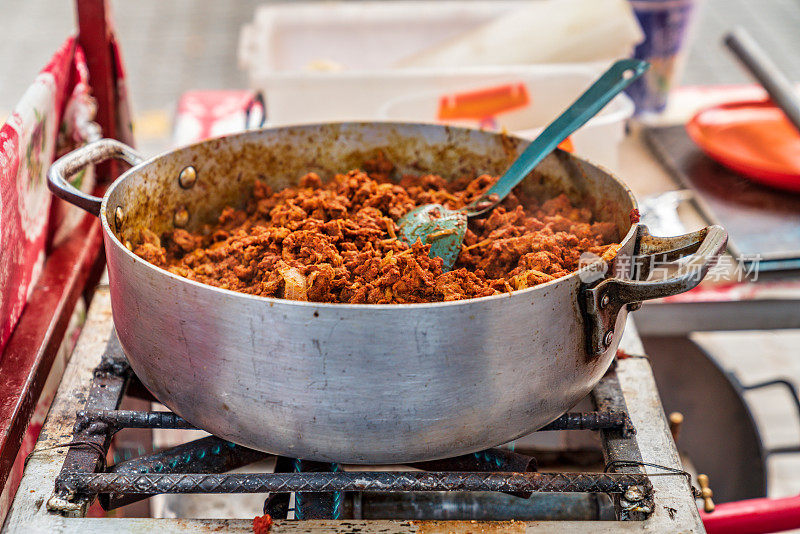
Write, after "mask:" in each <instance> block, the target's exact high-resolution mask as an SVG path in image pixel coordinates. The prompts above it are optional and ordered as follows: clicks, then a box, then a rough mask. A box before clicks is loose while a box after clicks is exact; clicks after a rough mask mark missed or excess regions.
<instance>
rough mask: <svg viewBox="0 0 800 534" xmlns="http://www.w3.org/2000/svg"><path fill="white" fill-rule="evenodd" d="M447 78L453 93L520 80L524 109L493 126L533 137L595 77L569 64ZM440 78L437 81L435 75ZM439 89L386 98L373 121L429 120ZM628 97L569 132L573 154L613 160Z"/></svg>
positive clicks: (629, 111) (611, 164) (610, 164)
mask: <svg viewBox="0 0 800 534" xmlns="http://www.w3.org/2000/svg"><path fill="white" fill-rule="evenodd" d="M461 74H462V77H461V79H459V80H456V79H454V78H455V77H453V78H450V79H448V81H449V82H452V83H453V86H454V87H456V88H455V89H454V90H453V91H450V92H449V93H454V92H462V91H470V90H477V89H483V88H488V87H492V86H497V85H502V84H506V83H516V82H522V83H524V84H525V86H526V88H527V90H528V94H529V96H530V100H531V102H530V104H529V105H528V106H526V107H524V108H521V109H518V110H514V111H510V112H508V113H504V114H501V115H498V116H496V117H494V119H495V122H496V128H497V130H499V131H507V132H512V133H515V134H517V135H520V136H522V137H526V138H529V139H533V138H534V137H536V136H537V135H538V134H539V132H541V131H542V129H543V128H544V127H545V126H546V125H547V124H549V123H550V122H551V121H552V120H553V119H555V118H556V116H558V114H559V113H561V111H563V110H564V109H565V108H566V107H567V106H569V105H570V104H571V103H572V102H573V101H574V100H575V99H576V98H577V97H578V96H579V95H580V94H581V93H583V91H585V90H586V88H588V87H589V85H591V83H592V82H593V81H594V79H595V77H596V76H597V72H596V70H595V69H593V68H590V67H581V66H575V65H564V66H555V65H539V66H531V67H518V68H514V69H511V68H509V67H501V68H495V69H480V70H476V71H475V72H474V73H473V75H474V76H475V79H474V80H469V81H467V80H465V79H464V77H463V76H464V73H461ZM440 81H441V80H440ZM441 96H443V92H442V91H441V90H439V91H436V90H428V91H424V92H417V93H412V94H408V95H404V96H400V97H397V98H394V99H392V100H389V101H388V102H386V103H385V104H384V105H383V106H381V107H380V109H379V110H378V114H377V118H378V119H379V120H409V121H419V122H434V121H436V117H437V114H438V106H439V98H440V97H441ZM633 111H634V105H633V102H632V101H631V100H630V99H629V98H628V97H627V96H626V95H624V94H621V95H619V96H618V97H617V98H615V99H614V100H612V101H611V102H610V103H609V104H608V105H607V106H606V107H605V108H603V110H602V111H601V112H600V113H599V114H598V115H597V116H595V117H594V118H592V119H591V120H590V121H589V122H587V123H586V125H584V126H583V127H582V128H580V129H579V130H578V131H577V132H575V133H574V134H573V135H572V136H571V140H572V143H573V145H574V147H575V153H576V154H578V155H580V156H582V157H585V158H587V159H589V160H590V161H593V162H595V163H598V164H600V165H603V166H604V167H607V168H609V169H614V168H616V167H617V164H618V162H619V143H620V142H621V141H622V139H623V137H624V136H625V121H626V120H627V119H629V118H630V117H631V116H632V115H633ZM446 122H447V124H454V125H459V126H469V127H473V128H475V127H479V126H480V124H479V122H478V121H469V120H450V121H446Z"/></svg>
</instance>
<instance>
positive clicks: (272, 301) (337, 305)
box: [99, 121, 639, 311]
mask: <svg viewBox="0 0 800 534" xmlns="http://www.w3.org/2000/svg"><path fill="white" fill-rule="evenodd" d="M376 123H379V124H386V125H397V126H412V127H413V126H424V127H431V126H441V127H442V128H446V129H450V130H460V131H473V132H474V131H479V132H482V133H485V134H487V135H493V136H504V137H506V138H511V139H515V140H517V141H519V142H522V143H530V140H529V139H525V138H523V137H520V136H517V135H510V134H502V133H497V132H487V131H484V130H478V129H477V128H466V127H460V126H450V125H436V124H429V123H421V122H403V121H329V122H320V123H313V124H298V125H292V126H276V127H272V128H259V129H254V130H247V131H244V132H239V133H234V134H227V135H221V136H217V137H212V138H209V139H204V140H202V141H198V142H195V143H191V144H188V145H184V146H181V147H179V148H176V149H172V150H165V151H163V152H161V153H159V154H156V155H155V156H152V157H150V158H148V159H146V160H144V161H143V162H141V163H139V164H138V165H136V166H134V167H131V168H130V169H128V170H127V171H125V172H124V173H122V175H120V176H119V177H118V178H117V179H116V180H115V181H114V182H112V184H111V185H110V186H109V187H108V189H107V190H106V192H105V194H104V195H103V200H102V203H101V205H100V214H99V217H100V223H101V224H102V226H103V233H105V234H106V235H108V236H110V238H111V242H112V243H113V245H114V246H115V247H116V248H118V249H122V252H123V253H124V254H126V255H127V256H128V257H130V258H131V259H132V260H134V262H135V263H140V264H144V265H145V267H147V268H150V269H152V270H154V271H156V273H158V274H159V275H166V276H168V277H170V278H172V279H174V280H176V281H178V282H184V283H187V284H190V285H193V286H195V287H197V288H198V289H202V290H205V291H208V292H209V293H211V294H223V295H226V296H235V297H243V298H247V299H251V300H255V301H260V302H264V303H269V305H270V307H273V306H275V305H288V306H297V307H306V308H331V309H356V310H380V311H387V310H408V309H423V308H439V307H442V308H444V307H450V306H459V305H461V306H464V305H467V304H471V303H477V302H481V303H483V302H488V301H490V300H497V299H504V298H512V297H515V296H518V295H523V294H525V295H527V294H533V293H535V292H537V291H539V292H541V291H544V290H545V289H547V288H549V287H552V286H555V285H557V284H559V283H565V282H567V281H570V280H574V279H575V278H579V277H580V276H581V274H584V273H588V272H590V269H591V264H590V265H587V266H585V267H582V268H580V269H578V270H577V271H574V272H572V273H570V274H568V275H567V276H562V277H560V278H556V279H555V280H551V281H549V282H545V283H544V284H538V285H536V286H533V287H528V288H525V289H522V290H520V291H513V292H510V293H500V294H499V295H489V296H486V297H477V298H471V299H461V300H451V301H445V302H417V303H408V304H352V303H341V302H311V301H302V300H289V299H282V298H277V297H264V296H261V295H252V294H250V293H243V292H240V291H233V290H231V289H224V288H221V287H216V286H212V285H209V284H204V283H202V282H197V281H195V280H190V279H188V278H185V277H183V276H178V275H176V274H173V273H171V272H169V271H167V270H166V269H163V268H161V267H159V266H157V265H154V264H152V263H150V262H149V261H146V260H143V259H142V258H140V257H139V256H137V255H136V254H134V253H133V252H132V251H130V250H128V248H127V247H126V246H125V245H124V244H123V243H122V242H121V241H120V240H119V238H118V237H117V235H116V234H115V233H114V232H113V231H112V230H111V226H110V224H109V222H108V217H107V210H108V201H109V198H110V196H111V194H112V193H113V192H114V190H115V189H116V188H117V187H118V186H119V185H120V184H121V183H122V182H123V181H125V180H126V179H127V178H129V177H130V176H132V175H133V174H135V173H136V172H138V171H139V170H140V169H141V168H143V167H145V166H147V165H150V164H152V163H153V162H155V161H156V160H159V159H162V158H166V157H169V156H172V154H173V153H174V152H177V151H179V150H186V149H190V148H194V147H197V146H201V145H203V144H206V143H209V142H211V141H216V142H218V141H220V140H227V139H233V138H243V137H249V136H253V137H255V136H256V135H258V134H261V133H263V132H264V131H280V130H288V129H313V128H318V127H320V126H326V125H339V126H350V127H353V126H369V125H374V124H376ZM556 150H560V149H556ZM569 157H572V158H575V159H577V160H579V161H581V162H583V163H587V164H589V165H591V166H593V167H596V168H597V169H599V170H600V171H602V172H603V173H604V174H605V175H606V176H608V178H609V179H611V180H613V181H614V182H616V183H617V185H619V186H620V187H622V189H623V190H624V191H625V193H626V194H627V195H628V198H629V199H630V201H631V205H632V206H633V209H635V210H638V208H639V206H638V203H637V202H636V197H635V196H634V194H633V191H632V190H631V188H630V187H628V185H627V184H626V183H625V182H623V181H622V180H620V179H619V178H618V177H617V176H616V175H615V174H614V173H613V172H611V171H609V170H608V169H606V168H605V167H603V166H602V165H598V164H596V163H593V162H591V161H589V160H587V159H585V158H581V157H578V156H576V155H574V154H569ZM636 234H637V224H636V223H632V224H631V226H630V228H629V229H628V233H627V234H625V236H624V237H623V238H622V239H621V240H620V242H619V244H620V245H621V246H624V245H625V244H626V243H628V242H629V241H630V240H631V239H635V237H636ZM106 255H108V251H106Z"/></svg>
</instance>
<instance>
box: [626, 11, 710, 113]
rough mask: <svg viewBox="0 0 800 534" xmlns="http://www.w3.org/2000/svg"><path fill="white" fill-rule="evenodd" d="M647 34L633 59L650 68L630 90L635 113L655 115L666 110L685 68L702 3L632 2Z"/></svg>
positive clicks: (629, 93)
mask: <svg viewBox="0 0 800 534" xmlns="http://www.w3.org/2000/svg"><path fill="white" fill-rule="evenodd" d="M630 3H631V6H632V7H633V10H634V13H635V14H636V18H637V19H638V20H639V25H640V26H641V27H642V31H643V32H644V36H645V38H644V41H642V42H641V43H640V44H639V45H638V46H637V47H636V49H635V50H634V53H633V56H634V57H635V58H637V59H643V60H645V61H648V62H650V69H649V70H648V71H647V72H646V73H645V74H644V76H642V77H641V78H639V79H638V80H636V81H635V82H633V83H632V84H631V85H630V86H629V87H628V88H627V89H626V92H627V93H628V96H630V97H631V99H632V100H633V102H634V104H636V114H637V115H640V114H648V113H651V114H655V113H660V112H662V111H664V108H666V107H667V97H668V95H669V92H670V90H671V89H672V88H673V87H674V86H675V84H676V83H677V81H678V77H679V74H680V71H681V70H682V66H683V59H684V56H685V51H686V44H687V42H688V40H689V39H688V36H689V33H690V26H691V22H692V21H693V19H694V18H695V17H694V13H695V11H696V10H697V8H698V5H699V3H700V0H630Z"/></svg>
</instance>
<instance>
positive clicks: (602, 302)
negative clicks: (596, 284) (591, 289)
mask: <svg viewBox="0 0 800 534" xmlns="http://www.w3.org/2000/svg"><path fill="white" fill-rule="evenodd" d="M609 302H611V297H609V296H608V293H605V294H604V295H603V296H602V297H600V307H601V308H605V307H606V306H608V303H609Z"/></svg>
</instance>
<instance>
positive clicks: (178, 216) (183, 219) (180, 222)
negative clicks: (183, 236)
mask: <svg viewBox="0 0 800 534" xmlns="http://www.w3.org/2000/svg"><path fill="white" fill-rule="evenodd" d="M172 222H173V223H174V224H175V226H176V227H177V228H183V227H184V226H186V223H188V222H189V212H188V211H187V210H186V208H178V209H177V211H175V215H174V216H173V217H172Z"/></svg>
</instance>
